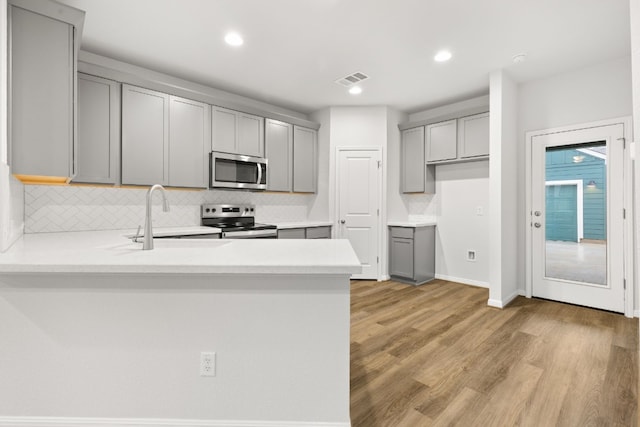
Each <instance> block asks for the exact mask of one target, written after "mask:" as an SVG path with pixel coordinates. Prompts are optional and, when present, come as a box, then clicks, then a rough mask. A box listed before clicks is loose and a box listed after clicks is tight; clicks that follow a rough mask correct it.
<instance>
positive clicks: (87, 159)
mask: <svg viewBox="0 0 640 427" xmlns="http://www.w3.org/2000/svg"><path fill="white" fill-rule="evenodd" d="M77 109H78V144H77V160H76V161H77V165H76V168H77V174H76V176H75V177H74V178H73V181H74V182H90V183H100V184H118V183H119V175H120V84H119V83H117V82H114V81H113V80H107V79H103V78H101V77H95V76H91V75H88V74H82V73H78V103H77Z"/></svg>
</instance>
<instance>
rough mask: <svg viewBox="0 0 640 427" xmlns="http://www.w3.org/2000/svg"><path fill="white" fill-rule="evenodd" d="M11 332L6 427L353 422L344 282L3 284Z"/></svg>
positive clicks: (3, 319)
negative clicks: (205, 368) (204, 367)
mask: <svg viewBox="0 0 640 427" xmlns="http://www.w3.org/2000/svg"><path fill="white" fill-rule="evenodd" d="M0 325H2V327H1V328H0V342H1V343H2V345H1V346H0V378H2V383H1V386H0V424H1V425H5V426H8V425H16V424H17V425H53V421H52V422H51V423H47V420H46V419H45V420H40V421H41V422H37V421H34V420H31V423H28V422H24V420H23V423H19V422H16V423H15V424H14V423H12V422H11V421H10V420H9V421H7V420H6V419H4V418H5V417H9V416H16V417H37V416H40V417H100V418H103V417H108V418H107V419H103V420H102V421H101V422H90V421H88V420H85V422H84V423H81V424H78V423H77V422H78V421H77V420H76V422H75V423H74V422H73V421H74V420H73V418H70V419H66V420H64V421H59V424H57V425H60V426H62V425H72V424H73V425H85V426H88V425H98V424H100V425H105V426H106V425H111V426H115V425H125V424H126V425H128V426H142V425H147V426H152V425H156V426H157V425H160V424H162V425H169V424H168V423H169V420H166V419H174V422H173V423H171V425H175V426H178V425H180V426H186V425H194V426H195V425H199V426H204V425H209V426H214V425H215V426H223V425H227V426H229V425H236V426H240V425H242V426H252V425H253V426H266V425H270V426H282V425H290V426H294V425H309V426H310V425H318V426H319V425H329V424H331V423H335V424H331V425H334V426H335V427H338V426H341V427H346V426H347V425H349V327H348V326H349V281H348V278H347V277H344V276H343V277H323V276H296V275H288V276H269V275H266V276H265V275H262V276H261V277H255V276H252V275H230V276H216V275H209V276H199V275H186V276H184V275H183V276H180V277H179V278H174V279H172V276H171V275H139V276H131V275H129V276H128V275H120V276H118V277H117V278H116V277H115V276H110V275H101V276H100V275H97V276H96V275H82V274H76V275H73V276H62V275H57V276H56V275H54V276H51V277H47V278H46V280H45V281H44V282H43V279H42V276H38V275H33V276H20V277H15V278H7V277H3V278H2V279H0ZM202 351H214V352H216V376H215V377H212V378H204V377H200V375H199V360H200V352H202ZM117 418H128V419H132V420H131V421H130V422H126V421H124V420H117ZM134 418H142V419H137V420H134ZM161 418H164V419H165V420H163V421H164V422H160V421H158V419H161ZM149 419H156V422H154V421H153V420H149ZM189 420H191V421H189ZM197 420H202V421H199V422H198V421H197ZM205 420H210V421H211V422H208V423H207V422H206V421H205Z"/></svg>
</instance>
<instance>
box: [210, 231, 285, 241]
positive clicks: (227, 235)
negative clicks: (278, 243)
mask: <svg viewBox="0 0 640 427" xmlns="http://www.w3.org/2000/svg"><path fill="white" fill-rule="evenodd" d="M257 237H273V238H277V237H278V231H277V230H275V229H268V230H237V231H226V232H223V233H222V238H223V239H250V238H257Z"/></svg>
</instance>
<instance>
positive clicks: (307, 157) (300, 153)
mask: <svg viewBox="0 0 640 427" xmlns="http://www.w3.org/2000/svg"><path fill="white" fill-rule="evenodd" d="M317 135H318V134H317V132H316V131H315V130H313V129H306V128H302V127H299V126H294V127H293V191H297V192H301V193H315V192H316V174H317V167H316V146H317V142H316V141H317Z"/></svg>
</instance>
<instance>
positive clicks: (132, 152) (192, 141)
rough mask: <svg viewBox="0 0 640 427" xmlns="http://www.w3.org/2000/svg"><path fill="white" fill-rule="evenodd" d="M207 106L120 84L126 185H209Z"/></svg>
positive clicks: (124, 178) (123, 166)
mask: <svg viewBox="0 0 640 427" xmlns="http://www.w3.org/2000/svg"><path fill="white" fill-rule="evenodd" d="M209 117H210V113H209V106H208V105H206V104H203V103H201V102H197V101H192V100H189V99H184V98H179V97H177V96H171V95H167V94H165V93H161V92H156V91H153V90H148V89H143V88H139V87H135V86H129V85H122V183H123V184H132V185H153V184H162V185H168V186H172V187H194V188H206V187H207V178H208V175H209V167H208V152H209V140H210V137H211V135H210V122H209Z"/></svg>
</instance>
